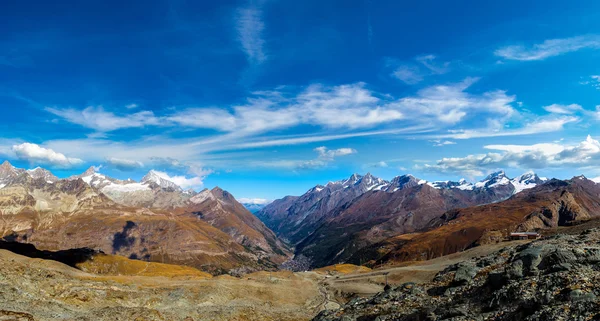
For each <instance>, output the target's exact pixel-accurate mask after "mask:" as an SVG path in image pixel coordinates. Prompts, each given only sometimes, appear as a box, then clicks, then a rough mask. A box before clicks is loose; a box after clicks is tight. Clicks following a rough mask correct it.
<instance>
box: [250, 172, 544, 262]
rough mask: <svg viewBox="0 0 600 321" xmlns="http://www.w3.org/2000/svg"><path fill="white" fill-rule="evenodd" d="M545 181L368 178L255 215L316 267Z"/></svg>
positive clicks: (526, 177) (527, 177)
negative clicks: (444, 216) (450, 211)
mask: <svg viewBox="0 0 600 321" xmlns="http://www.w3.org/2000/svg"><path fill="white" fill-rule="evenodd" d="M545 181H546V180H545V179H541V178H539V177H538V176H537V175H535V174H534V173H526V174H523V175H521V176H519V177H517V178H515V179H509V178H508V177H507V176H506V174H505V173H504V172H503V171H498V172H495V173H492V174H490V175H489V176H487V177H486V178H484V179H483V180H481V181H479V182H477V183H475V184H472V183H469V182H467V181H466V180H460V181H458V182H453V181H433V182H430V181H426V180H422V179H418V178H416V177H414V176H412V175H403V176H398V177H395V178H393V179H392V180H391V181H389V182H388V181H386V180H383V179H380V178H376V177H373V176H372V175H370V174H367V175H365V176H364V177H363V176H360V175H358V174H353V175H352V176H351V177H350V178H348V179H346V180H342V181H338V182H329V183H328V184H327V185H325V186H323V185H317V186H315V187H313V188H311V189H310V190H308V191H307V192H306V193H305V194H303V195H302V196H299V197H291V196H289V197H286V198H283V199H281V200H276V201H274V202H273V203H271V204H269V205H268V206H266V207H265V208H264V209H263V210H261V211H260V212H258V213H257V216H258V217H259V218H261V219H262V220H263V221H264V222H265V224H266V225H267V226H268V227H270V228H271V229H272V230H273V231H275V232H276V233H277V234H278V235H279V236H280V237H282V238H284V239H286V240H288V241H289V242H290V243H292V244H293V245H295V246H296V254H302V255H305V256H308V257H309V258H311V259H312V260H313V262H314V264H315V265H316V266H322V265H328V264H333V263H337V262H343V261H344V260H347V259H349V258H350V257H352V256H353V255H354V253H356V252H357V251H359V250H360V249H361V248H363V247H366V246H369V245H370V244H372V243H375V242H378V241H381V240H384V239H386V238H388V237H392V236H395V235H399V234H404V233H410V232H415V231H419V230H421V229H423V228H425V227H427V224H428V223H429V222H430V221H431V220H432V219H435V218H437V217H439V216H440V215H442V214H443V213H444V212H446V211H448V210H451V209H455V208H463V207H469V206H474V205H481V204H488V203H494V202H499V201H502V200H505V199H507V198H509V197H511V196H512V195H514V194H517V193H520V192H522V191H524V190H526V189H530V188H533V187H535V186H537V185H539V184H543V183H544V182H545Z"/></svg>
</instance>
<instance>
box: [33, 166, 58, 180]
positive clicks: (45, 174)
mask: <svg viewBox="0 0 600 321" xmlns="http://www.w3.org/2000/svg"><path fill="white" fill-rule="evenodd" d="M27 173H28V174H29V176H31V177H32V178H34V179H44V180H45V181H46V182H48V183H56V182H58V177H56V176H54V174H52V173H51V172H50V171H49V170H47V169H43V168H41V167H36V168H34V169H29V170H27Z"/></svg>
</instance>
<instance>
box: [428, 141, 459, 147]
mask: <svg viewBox="0 0 600 321" xmlns="http://www.w3.org/2000/svg"><path fill="white" fill-rule="evenodd" d="M431 142H432V143H433V146H435V147H441V146H447V145H455V144H456V142H453V141H451V140H440V139H434V140H432V141H431Z"/></svg>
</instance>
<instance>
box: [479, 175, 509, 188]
mask: <svg viewBox="0 0 600 321" xmlns="http://www.w3.org/2000/svg"><path fill="white" fill-rule="evenodd" d="M508 184H510V179H508V177H506V173H504V171H497V172H494V173H491V174H490V175H488V176H487V177H486V178H484V179H483V180H481V181H479V182H477V183H476V184H475V187H480V188H481V187H486V188H491V187H495V186H500V185H508Z"/></svg>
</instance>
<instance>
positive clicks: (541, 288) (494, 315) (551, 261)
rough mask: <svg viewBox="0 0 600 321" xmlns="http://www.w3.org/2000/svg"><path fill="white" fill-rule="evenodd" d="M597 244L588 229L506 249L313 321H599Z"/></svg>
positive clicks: (598, 235) (599, 237)
mask: <svg viewBox="0 0 600 321" xmlns="http://www.w3.org/2000/svg"><path fill="white" fill-rule="evenodd" d="M599 242H600V230H598V229H593V230H586V231H584V232H583V233H581V234H579V235H557V236H553V237H549V238H546V239H543V240H538V241H534V242H532V243H529V244H526V245H521V246H517V247H507V248H505V249H502V250H500V251H499V252H496V253H494V254H491V255H488V256H485V257H480V258H478V259H472V260H469V261H465V262H461V263H458V264H456V265H453V266H450V267H449V268H447V269H446V270H444V271H442V272H440V273H439V274H438V275H437V276H436V277H435V279H434V280H433V282H430V283H426V284H422V285H417V284H414V283H406V284H403V285H401V286H398V287H394V288H392V287H390V288H388V289H386V291H384V292H381V293H379V294H377V295H375V296H374V297H371V298H357V299H354V300H352V301H350V302H348V303H347V304H346V305H344V306H343V307H342V308H340V309H339V310H329V311H324V312H322V313H321V314H319V316H317V317H316V318H315V319H314V320H316V321H334V320H340V321H341V320H348V321H351V320H498V321H500V320H532V321H533V320H540V321H541V320H598V319H600V303H599V302H600V301H599V300H598V296H600V286H599V284H600V272H598V269H597V265H598V263H599V262H600V247H599V246H598V243H599Z"/></svg>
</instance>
